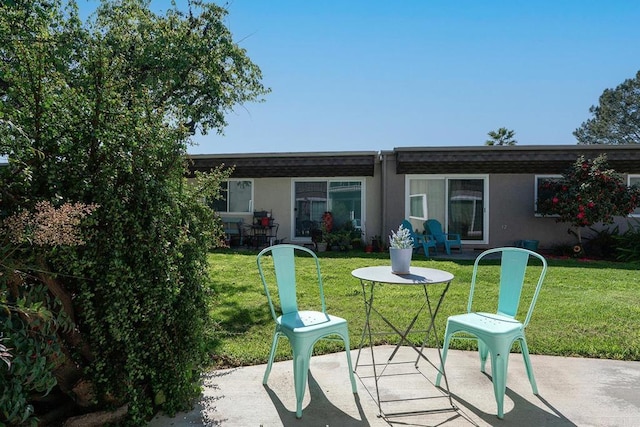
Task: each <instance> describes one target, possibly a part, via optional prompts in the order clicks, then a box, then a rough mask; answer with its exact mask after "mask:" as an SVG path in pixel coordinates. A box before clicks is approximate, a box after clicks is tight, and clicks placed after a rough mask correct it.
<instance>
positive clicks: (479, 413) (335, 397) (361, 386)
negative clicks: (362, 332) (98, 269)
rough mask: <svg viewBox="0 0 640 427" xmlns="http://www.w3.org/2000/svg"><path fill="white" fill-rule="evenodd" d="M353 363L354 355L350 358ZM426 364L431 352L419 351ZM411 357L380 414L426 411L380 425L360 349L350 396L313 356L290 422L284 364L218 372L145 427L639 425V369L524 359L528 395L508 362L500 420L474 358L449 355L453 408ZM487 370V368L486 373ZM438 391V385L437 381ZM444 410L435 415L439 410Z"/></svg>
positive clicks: (343, 381) (337, 363)
mask: <svg viewBox="0 0 640 427" xmlns="http://www.w3.org/2000/svg"><path fill="white" fill-rule="evenodd" d="M392 349H393V347H392V346H379V347H376V348H375V353H374V354H375V357H376V362H377V363H378V362H380V361H384V360H386V358H388V355H389V354H390V352H391V350H392ZM352 355H353V361H354V363H355V360H356V359H355V357H356V355H357V350H354V351H352ZM427 355H428V357H429V358H430V360H437V358H438V356H437V352H435V351H434V350H432V349H429V350H427ZM415 356H416V353H415V352H414V350H413V349H412V348H411V347H401V349H400V351H399V352H398V354H397V355H396V357H395V358H394V362H406V363H397V364H396V363H394V364H393V365H390V366H389V367H388V368H387V370H386V371H385V372H384V374H385V375H384V376H383V377H382V378H381V380H380V381H379V390H380V395H381V400H383V401H384V403H383V404H382V405H383V406H382V409H383V411H384V412H385V413H390V412H406V411H418V412H420V411H423V410H426V409H430V410H433V411H434V412H429V413H417V414H412V415H403V416H382V417H381V416H379V411H378V406H377V404H376V399H375V397H376V392H375V386H374V382H373V380H372V378H371V377H370V374H371V368H370V367H366V366H363V365H365V364H368V363H370V357H371V356H370V352H369V351H368V349H367V350H366V351H365V350H363V352H362V356H361V359H360V364H359V367H358V369H357V374H358V377H357V378H356V382H357V385H358V394H357V395H354V394H352V393H351V386H350V383H349V377H348V371H347V362H346V357H345V353H344V352H342V353H335V354H330V355H323V356H314V357H313V358H312V359H311V368H310V374H309V385H308V389H307V392H306V393H305V399H304V404H303V418H302V419H301V420H297V419H296V417H295V394H294V390H293V374H292V366H291V362H290V361H285V362H278V363H275V364H274V366H273V370H272V372H271V376H270V378H269V383H268V385H267V386H263V385H262V376H263V375H264V370H265V365H257V366H247V367H242V368H236V369H225V370H217V371H213V372H210V373H207V374H205V375H204V377H203V381H204V391H203V393H202V397H201V399H200V401H199V402H198V404H197V405H196V406H195V407H194V409H193V410H192V411H190V412H186V413H180V414H178V415H177V416H176V417H174V418H169V417H166V416H163V415H158V416H156V417H155V418H154V419H153V420H152V421H151V422H150V423H149V427H165V426H176V427H183V426H233V427H235V426H239V427H245V426H246V427H249V426H255V427H259V426H263V427H275V426H296V427H297V426H320V427H326V426H331V427H334V426H335V427H343V426H345V427H348V426H358V427H359V426H362V427H364V426H372V427H373V426H586V427H589V426H598V427H603V426H625V427H630V426H638V425H640V362H625V361H615V360H602V359H584V358H567V357H551V356H536V355H533V356H532V364H533V369H534V372H535V376H536V380H537V384H538V391H539V395H537V396H536V395H534V394H533V393H532V391H531V386H530V384H529V381H528V379H527V375H526V373H525V370H524V364H523V362H522V357H521V355H520V354H517V353H513V354H511V357H510V362H509V375H508V379H507V392H506V397H505V408H504V409H505V416H504V419H503V420H499V419H498V418H497V417H496V415H495V414H496V404H495V400H494V396H493V387H492V384H491V377H490V373H491V372H490V367H489V366H487V374H483V373H481V372H480V370H479V359H478V355H477V353H476V352H468V351H456V350H450V351H449V357H448V359H447V366H446V372H447V379H448V384H449V389H450V391H451V398H452V403H453V405H454V406H455V409H454V408H452V407H451V406H450V403H449V399H448V398H447V397H446V396H443V394H442V392H441V391H440V390H438V389H436V388H435V387H434V386H433V384H432V383H433V381H434V380H435V369H433V368H432V367H431V366H430V365H429V363H427V362H426V361H424V360H423V361H421V362H420V363H419V365H418V368H419V369H418V370H416V368H415V366H414V364H413V362H415ZM487 365H489V364H487ZM443 385H444V382H443ZM440 410H442V411H440Z"/></svg>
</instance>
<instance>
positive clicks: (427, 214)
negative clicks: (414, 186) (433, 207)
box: [408, 193, 429, 221]
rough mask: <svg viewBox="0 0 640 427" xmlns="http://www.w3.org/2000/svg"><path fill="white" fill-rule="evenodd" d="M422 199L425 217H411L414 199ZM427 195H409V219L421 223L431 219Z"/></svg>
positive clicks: (421, 204)
mask: <svg viewBox="0 0 640 427" xmlns="http://www.w3.org/2000/svg"><path fill="white" fill-rule="evenodd" d="M418 197H419V198H420V199H422V201H421V203H420V206H421V207H422V213H423V214H424V215H423V216H415V215H411V213H412V212H411V208H412V206H413V203H412V201H411V199H412V198H418ZM427 209H428V207H427V195H426V194H425V193H419V194H410V195H409V215H408V216H409V218H411V219H417V220H420V221H426V220H427V219H429V211H428V210H427Z"/></svg>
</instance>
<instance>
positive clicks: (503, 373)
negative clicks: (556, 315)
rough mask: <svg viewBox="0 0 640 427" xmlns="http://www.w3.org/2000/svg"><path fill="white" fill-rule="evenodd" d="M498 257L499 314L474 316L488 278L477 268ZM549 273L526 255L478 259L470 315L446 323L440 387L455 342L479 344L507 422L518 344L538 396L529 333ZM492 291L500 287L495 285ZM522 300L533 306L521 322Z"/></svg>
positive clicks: (512, 252)
mask: <svg viewBox="0 0 640 427" xmlns="http://www.w3.org/2000/svg"><path fill="white" fill-rule="evenodd" d="M493 254H499V255H501V261H500V282H499V290H498V297H497V300H498V301H497V303H498V309H497V311H496V312H495V313H486V312H474V311H472V309H473V296H474V290H475V289H476V285H478V284H479V283H480V282H481V281H482V282H483V285H484V284H485V283H484V282H485V279H484V275H480V274H479V269H478V267H479V266H480V265H481V264H480V263H481V261H483V260H487V259H495V258H496V257H495V256H491V255H493ZM536 259H537V260H538V261H536ZM485 264H486V263H485ZM527 266H529V268H530V269H531V270H530V271H529V273H527ZM484 268H486V267H484ZM546 272H547V262H546V260H545V259H544V257H542V256H541V255H540V254H538V253H536V252H533V251H530V250H527V249H520V248H496V249H490V250H487V251H484V252H482V253H481V254H480V255H478V257H477V258H476V261H475V263H474V265H473V276H472V279H471V291H470V293H469V301H468V304H467V313H466V314H459V315H455V316H450V317H449V318H448V319H447V328H446V330H445V333H444V343H443V346H442V362H441V366H440V370H439V372H438V375H437V377H436V386H439V385H440V380H441V379H442V373H443V372H444V365H445V362H446V360H447V350H448V349H449V344H450V342H451V339H453V338H463V339H477V340H478V351H479V353H480V371H481V372H485V364H486V361H487V354H488V353H491V375H492V382H493V391H494V394H495V398H496V403H497V405H498V414H497V415H498V418H503V417H504V409H503V408H504V394H505V390H506V384H507V367H508V364H509V353H510V351H511V347H512V346H513V344H514V343H515V342H516V341H518V342H519V344H520V348H521V350H522V357H523V358H524V365H525V368H526V371H527V376H528V377H529V382H530V383H531V389H532V390H533V394H538V386H537V385H536V380H535V378H534V376H533V368H532V366H531V360H530V358H529V348H528V347H527V340H526V339H525V336H524V330H525V328H526V327H527V325H528V324H529V320H530V319H531V314H532V313H533V309H534V307H535V305H536V301H537V299H538V294H539V293H540V288H541V287H542V282H543V280H544V277H545V274H546ZM492 285H497V284H495V283H493V284H492ZM523 290H524V292H523ZM521 300H522V301H525V300H527V301H528V304H529V307H528V308H527V311H526V314H525V315H524V321H522V322H521V321H519V320H517V319H516V317H519V316H518V315H519V314H520V313H519V312H518V306H519V305H520V302H521ZM459 333H465V335H466V336H462V337H460V336H456V334H459ZM445 381H446V377H445Z"/></svg>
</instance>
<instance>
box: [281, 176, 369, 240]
mask: <svg viewBox="0 0 640 427" xmlns="http://www.w3.org/2000/svg"><path fill="white" fill-rule="evenodd" d="M362 187H363V182H362V181H351V180H349V181H341V180H309V181H294V183H293V193H294V195H293V197H294V203H293V206H294V212H293V217H294V218H295V221H294V222H293V223H294V230H293V236H294V237H295V238H310V237H311V236H312V234H313V231H314V230H320V229H321V228H322V214H324V213H325V212H327V211H328V212H331V214H332V217H333V227H334V229H339V228H342V227H345V226H349V225H352V224H362V220H363V218H362V204H363V198H362ZM354 220H355V221H354Z"/></svg>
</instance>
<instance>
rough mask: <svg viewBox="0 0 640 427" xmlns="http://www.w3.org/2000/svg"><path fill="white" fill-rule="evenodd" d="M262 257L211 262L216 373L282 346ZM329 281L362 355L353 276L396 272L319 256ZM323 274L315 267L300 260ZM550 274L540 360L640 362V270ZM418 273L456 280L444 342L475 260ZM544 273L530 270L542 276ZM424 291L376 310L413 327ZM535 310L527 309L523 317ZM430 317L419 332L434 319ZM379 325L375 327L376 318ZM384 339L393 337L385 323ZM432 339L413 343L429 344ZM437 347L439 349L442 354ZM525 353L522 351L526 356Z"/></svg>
mask: <svg viewBox="0 0 640 427" xmlns="http://www.w3.org/2000/svg"><path fill="white" fill-rule="evenodd" d="M256 254H257V253H256V252H215V253H212V254H210V256H209V264H210V276H211V292H210V300H209V304H210V310H209V313H210V316H211V320H212V323H213V327H212V328H211V329H210V330H209V336H208V337H207V343H208V345H209V350H210V353H211V362H212V366H218V367H222V366H224V367H229V366H242V365H251V364H259V363H265V362H266V360H267V357H268V354H269V350H270V346H271V339H272V336H273V329H274V322H273V319H272V317H271V313H270V311H269V307H268V305H267V299H266V296H265V294H264V290H263V286H262V282H261V281H260V277H259V274H258V270H257V266H256ZM319 256H320V265H321V269H322V276H323V280H324V291H325V299H326V303H327V310H328V312H329V313H331V314H335V315H337V316H340V317H343V318H345V319H346V320H347V321H348V323H349V331H350V336H351V347H352V348H357V347H358V345H359V343H360V340H361V337H362V331H363V325H364V320H365V309H364V299H363V294H362V287H361V285H360V281H359V280H358V279H356V278H354V277H353V276H352V275H351V271H352V270H354V269H356V268H360V267H367V266H373V265H389V256H388V254H385V253H379V254H365V253H363V252H355V251H352V252H347V253H334V252H327V253H322V254H319ZM299 262H300V263H302V265H303V266H305V265H307V264H308V267H309V269H312V268H313V265H312V264H311V259H309V258H307V259H304V258H302V259H300V260H299ZM548 263H549V270H548V272H547V276H546V279H545V282H544V285H543V287H542V290H541V292H540V295H539V297H538V302H537V305H536V308H535V311H534V313H533V317H532V319H531V323H530V324H529V327H528V328H527V332H526V334H527V342H528V344H529V351H530V352H531V353H532V354H546V355H561V356H579V357H595V358H606V359H620V360H640V327H639V325H640V271H639V270H638V265H637V264H636V265H634V264H624V263H612V262H604V261H602V262H600V261H588V262H585V261H579V260H572V259H567V260H556V259H548ZM412 265H415V266H422V267H431V268H438V269H441V270H446V271H449V272H451V273H453V274H454V275H455V279H454V280H453V282H452V283H451V286H450V287H449V290H448V292H447V294H446V296H445V298H444V302H443V303H442V306H441V307H440V311H439V313H438V316H437V322H436V326H437V329H436V330H437V333H438V336H439V337H440V340H442V337H443V335H444V330H445V325H446V319H447V316H449V315H451V314H458V313H463V312H465V311H466V307H467V300H468V296H469V288H470V283H471V273H472V267H473V261H472V260H462V261H450V260H438V259H426V258H424V257H423V256H420V255H415V256H414V260H413V261H412ZM498 268H499V267H498V264H497V262H494V263H493V265H491V266H489V267H487V269H486V270H485V271H486V274H488V277H487V280H486V283H484V282H482V283H480V284H479V285H478V288H477V289H476V298H475V301H477V302H478V306H474V310H479V311H481V310H485V311H495V303H494V298H495V294H496V293H495V292H494V290H491V289H489V288H488V286H487V283H489V282H491V281H495V280H496V278H497V277H498ZM537 269H539V267H538V266H536V265H532V266H530V268H529V269H528V270H530V272H531V273H535V272H536V270H537ZM316 288H317V286H316V283H315V281H314V276H308V277H307V278H305V279H303V280H302V281H301V282H300V283H299V294H300V295H299V298H300V301H301V303H300V306H301V308H303V307H306V305H307V304H315V303H316V299H317V297H316V295H315V294H314V291H315V289H316ZM429 289H430V296H431V302H432V303H435V302H437V297H438V295H439V293H440V292H441V291H442V290H443V289H444V285H433V286H432V287H430V288H429ZM421 292H422V289H421V288H420V287H401V286H393V285H381V286H378V287H376V295H375V306H376V307H377V308H379V309H380V310H381V311H382V312H383V314H384V315H385V316H387V317H388V318H389V320H391V322H392V323H393V324H394V325H408V324H409V322H410V321H411V319H412V317H413V315H414V314H415V312H416V311H417V310H419V308H420V307H421V305H422V304H423V303H424V296H423V295H422V294H421ZM520 309H521V310H526V307H522V306H521V307H520ZM426 310H427V309H426V308H425V311H423V313H422V314H421V317H420V318H419V320H418V324H424V322H426V320H427V317H426V316H428V312H427V311H426ZM372 319H373V318H372ZM373 327H374V330H379V331H388V330H389V328H388V327H386V326H385V325H384V324H383V323H382V322H381V321H380V320H379V319H378V318H377V317H375V320H373ZM424 337H425V334H424V333H420V332H418V333H415V334H411V335H410V336H409V339H410V340H411V341H412V342H414V343H416V344H421V343H422V341H423V340H424ZM398 339H399V338H398V337H397V336H396V335H394V334H393V333H385V334H382V335H376V336H374V342H375V343H376V344H384V343H397V342H398ZM280 341H281V343H280V345H279V347H278V353H277V356H276V359H277V360H283V359H288V358H290V357H291V355H290V347H289V345H288V343H287V342H286V339H282V340H280ZM433 344H434V340H433V339H431V340H430V342H429V345H433ZM451 347H452V348H459V349H474V348H475V345H474V344H473V343H472V342H469V341H463V340H454V341H453V342H452V345H451ZM342 349H343V347H342V346H341V344H340V343H335V342H326V341H321V342H319V343H318V344H316V347H315V350H314V352H315V354H321V353H327V352H334V351H339V350H342ZM516 349H517V347H516Z"/></svg>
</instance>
